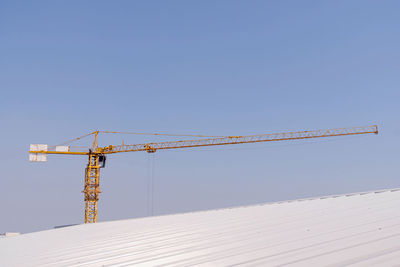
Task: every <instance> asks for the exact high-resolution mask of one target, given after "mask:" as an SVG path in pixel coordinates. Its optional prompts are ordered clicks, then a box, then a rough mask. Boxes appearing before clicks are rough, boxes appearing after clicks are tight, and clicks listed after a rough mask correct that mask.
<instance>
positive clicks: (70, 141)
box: [57, 131, 223, 146]
mask: <svg viewBox="0 0 400 267" xmlns="http://www.w3.org/2000/svg"><path fill="white" fill-rule="evenodd" d="M94 133H96V132H91V133H88V134H85V135H82V136H79V137H77V138H74V139H71V140H68V141H66V142H64V143H61V144H58V145H57V146H63V145H67V144H70V143H72V142H75V141H78V140H80V139H83V138H85V137H87V136H90V135H92V134H94ZM98 133H107V134H135V135H158V136H187V137H215V138H217V137H223V136H220V135H204V134H163V133H136V132H113V131H98Z"/></svg>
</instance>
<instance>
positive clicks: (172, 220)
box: [0, 189, 400, 266]
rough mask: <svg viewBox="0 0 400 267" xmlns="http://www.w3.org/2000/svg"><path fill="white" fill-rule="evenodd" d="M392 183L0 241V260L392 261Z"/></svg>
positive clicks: (395, 223) (397, 257)
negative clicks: (337, 193)
mask: <svg viewBox="0 0 400 267" xmlns="http://www.w3.org/2000/svg"><path fill="white" fill-rule="evenodd" d="M399 209H400V189H392V190H383V191H377V192H368V193H356V194H349V195H341V196H330V197H323V198H314V199H303V200H296V201H287V202H278V203H268V204H262V205H256V206H248V207H238V208H230V209H221V210H211V211H203V212H193V213H185V214H176V215H167V216H158V217H148V218H141V219H131V220H122V221H112V222H104V223H97V224H92V225H77V226H72V227H67V228H60V229H53V230H48V231H43V232H36V233H30V234H24V235H20V236H16V237H9V238H2V239H1V240H0V266H133V265H135V266H137V265H139V266H140V265H143V266H192V265H200V266H231V265H242V266H284V265H285V266H286V265H288V266H325V265H329V266H346V265H352V266H366V265H368V266H394V265H398V264H400V212H399Z"/></svg>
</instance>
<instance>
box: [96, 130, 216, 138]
mask: <svg viewBox="0 0 400 267" xmlns="http://www.w3.org/2000/svg"><path fill="white" fill-rule="evenodd" d="M99 133H113V134H136V135H161V136H190V137H223V136H221V135H204V134H167V133H165V134H164V133H136V132H113V131H99Z"/></svg>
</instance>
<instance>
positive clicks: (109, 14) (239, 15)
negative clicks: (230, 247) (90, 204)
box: [0, 0, 400, 232]
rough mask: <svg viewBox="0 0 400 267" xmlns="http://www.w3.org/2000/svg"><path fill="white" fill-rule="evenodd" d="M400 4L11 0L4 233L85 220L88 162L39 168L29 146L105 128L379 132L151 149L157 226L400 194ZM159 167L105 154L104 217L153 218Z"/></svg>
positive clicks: (71, 160)
mask: <svg viewBox="0 0 400 267" xmlns="http://www.w3.org/2000/svg"><path fill="white" fill-rule="evenodd" d="M399 8H400V4H399V2H398V1H99V0H96V1H1V2H0V88H1V98H0V122H1V140H2V142H1V144H2V145H1V148H2V153H1V154H0V162H1V163H0V164H1V168H0V212H1V215H0V232H5V231H19V232H29V231H36V230H41V229H48V228H51V227H53V226H55V225H62V224H70V223H81V222H82V221H83V211H84V209H83V208H84V205H83V194H82V193H81V191H82V189H83V174H84V168H85V165H86V160H87V159H86V158H85V157H68V156H50V157H49V160H48V162H46V163H43V164H38V163H36V164H35V163H29V162H28V148H29V144H31V143H44V144H57V143H60V142H63V141H65V140H68V139H71V138H73V137H77V136H80V135H83V134H85V133H87V132H90V131H93V130H96V129H100V130H114V131H118V130H120V131H137V132H170V133H188V134H190V133H196V134H197V133H200V134H208V135H244V134H257V133H264V132H265V133H270V132H279V131H291V130H306V129H318V128H334V127H346V126H357V125H368V124H378V125H379V127H380V134H379V135H377V136H376V135H370V136H355V137H343V138H336V139H326V140H313V141H298V142H287V143H269V144H254V145H243V146H234V147H232V146H228V147H219V148H204V149H188V150H185V151H184V150H181V151H169V152H159V153H156V154H155V188H154V190H155V204H154V205H155V213H156V214H166V213H176V212H184V211H192V210H199V209H211V208H220V207H227V206H237V205H247V204H253V203H262V202H267V201H277V200H284V199H294V198H303V197H311V196H319V195H326V194H338V193H345V192H355V191H364V190H375V189H382V188H394V187H399V186H400V185H399V178H400V177H399V176H400V170H399V160H400V156H399V151H400V144H399V138H400V126H399V113H400V106H399V100H400V90H399V84H400V75H399V73H400V49H399V47H400V17H399V14H398V11H399ZM123 138H124V141H125V143H126V142H129V143H137V142H144V141H147V140H155V141H157V140H163V139H157V138H154V139H145V138H143V137H137V136H124V137H123ZM121 141H122V138H120V137H109V136H105V137H104V138H103V139H101V140H100V143H101V145H109V144H118V143H119V142H121ZM82 144H84V143H82ZM148 160H149V155H147V154H146V153H130V154H124V155H113V156H111V157H109V159H108V162H107V163H108V164H107V168H105V169H103V170H102V179H101V189H102V191H103V193H102V194H101V199H100V204H99V220H100V221H106V220H115V219H125V218H134V217H141V216H145V215H146V214H147V213H146V212H147V211H146V179H148V175H147V172H148V169H149V168H148Z"/></svg>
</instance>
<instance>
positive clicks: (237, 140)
mask: <svg viewBox="0 0 400 267" xmlns="http://www.w3.org/2000/svg"><path fill="white" fill-rule="evenodd" d="M99 133H111V132H104V131H103V132H102V131H95V132H92V133H89V134H87V135H85V136H89V135H93V137H94V138H93V142H92V145H91V148H90V149H89V150H84V149H81V148H74V147H72V146H47V145H40V144H36V145H31V148H30V150H29V153H30V156H29V158H30V161H46V156H47V154H64V155H87V156H88V164H87V166H86V169H85V185H84V190H83V191H82V192H83V193H84V199H85V223H95V222H97V204H98V201H99V195H100V193H101V191H100V168H103V167H105V160H106V155H108V154H115V153H121V152H136V151H145V152H148V153H154V152H156V151H157V150H165V149H177V148H193V147H205V146H221V145H232V144H246V143H258V142H272V141H286V140H299V139H310V138H323V137H335V136H349V135H360V134H370V133H375V134H377V133H378V127H377V125H372V126H365V127H350V128H334V129H326V130H312V131H297V132H283V133H274V134H260V135H247V136H222V137H214V138H204V139H196V140H182V141H172V142H171V141H170V142H152V143H144V144H133V145H125V144H122V145H116V146H115V145H109V146H105V147H99V145H98V136H99ZM112 133H118V132H112ZM85 136H83V137H85ZM81 138H82V137H78V138H76V139H74V140H78V139H81ZM74 140H71V141H74Z"/></svg>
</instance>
